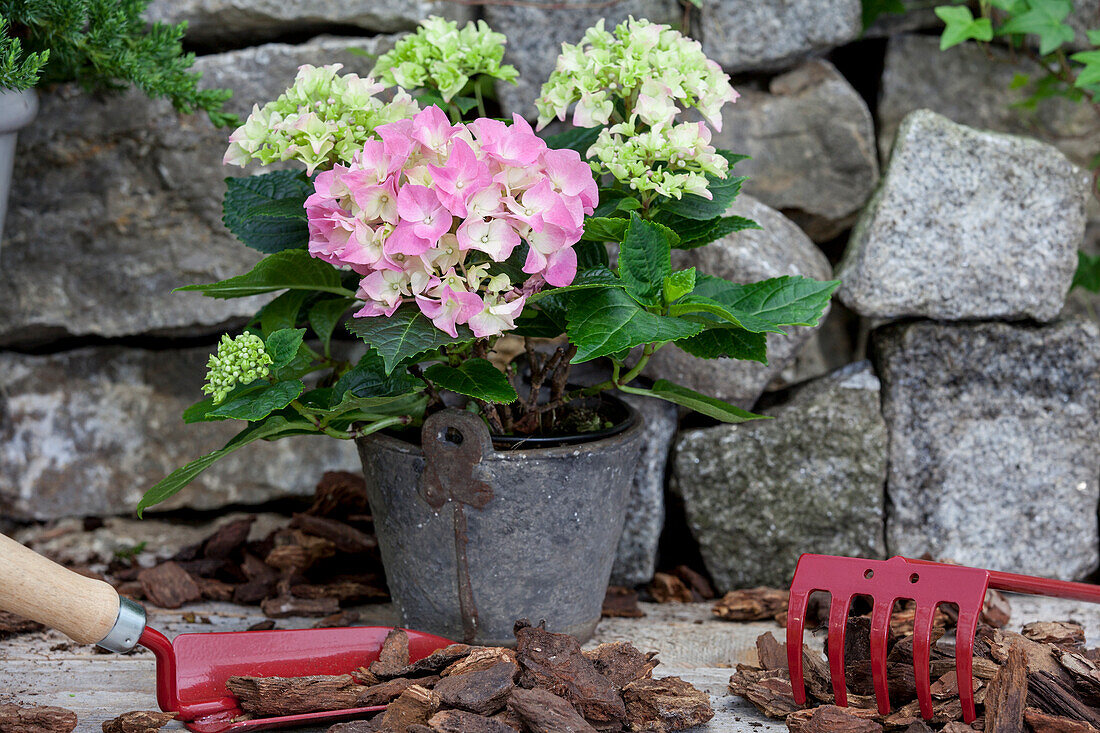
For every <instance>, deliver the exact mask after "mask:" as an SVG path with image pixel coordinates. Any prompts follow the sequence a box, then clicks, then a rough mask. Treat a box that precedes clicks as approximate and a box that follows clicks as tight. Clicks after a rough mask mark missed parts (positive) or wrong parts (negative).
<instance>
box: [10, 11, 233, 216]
mask: <svg viewBox="0 0 1100 733" xmlns="http://www.w3.org/2000/svg"><path fill="white" fill-rule="evenodd" d="M148 4H149V0H127V1H126V2H118V1H117V0H3V1H0V230H2V229H3V225H4V214H5V212H6V209H7V201H8V190H9V188H10V185H11V172H12V163H13V160H14V156H15V138H16V134H17V133H18V131H19V130H20V129H22V128H24V127H26V126H27V125H29V124H30V123H31V122H32V121H33V120H34V117H35V115H36V114H37V112H38V96H37V94H36V93H35V88H36V87H38V86H39V85H43V84H54V83H60V82H78V83H79V84H80V85H81V86H82V87H83V88H84V89H86V90H88V91H92V92H115V91H122V90H124V89H127V88H129V87H130V86H131V85H132V86H136V87H137V88H139V89H141V91H142V92H144V93H145V94H147V95H148V96H150V97H152V98H167V99H169V100H170V101H171V102H172V104H173V106H174V107H175V108H176V109H177V110H178V111H179V112H181V113H183V114H190V113H191V112H194V111H196V110H202V111H205V112H206V113H207V114H208V115H209V116H210V119H211V121H213V122H214V124H215V125H218V126H224V125H232V124H239V123H240V121H239V120H238V119H237V118H236V116H235V115H231V114H226V113H224V112H222V111H221V108H222V105H223V104H224V103H225V101H226V100H227V99H229V97H230V96H231V94H232V93H231V92H230V91H228V90H225V89H201V90H200V89H199V88H198V87H197V83H198V80H199V77H200V74H198V73H195V72H191V71H189V69H190V68H191V65H192V63H194V60H195V57H194V54H189V53H188V54H185V53H183V49H182V47H181V45H180V41H181V39H182V38H183V33H184V30H185V29H186V24H185V23H181V24H179V25H174V26H172V25H165V24H163V23H154V24H152V25H149V24H148V23H147V22H146V21H145V19H144V17H143V15H144V13H145V8H146V7H147V6H148Z"/></svg>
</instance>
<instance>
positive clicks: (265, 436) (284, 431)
mask: <svg viewBox="0 0 1100 733" xmlns="http://www.w3.org/2000/svg"><path fill="white" fill-rule="evenodd" d="M312 431H314V427H313V426H312V425H311V424H310V423H309V422H308V421H307V420H305V419H304V418H301V417H298V416H297V415H285V414H278V413H277V414H274V415H271V416H270V417H268V418H267V419H266V420H264V421H263V422H257V423H250V424H249V426H248V427H246V428H245V429H244V430H242V431H241V432H239V433H237V435H236V436H234V437H233V438H232V439H231V440H230V441H229V442H228V443H226V444H225V446H223V447H222V448H219V449H218V450H216V451H213V452H211V453H207V454H206V455H205V456H202V457H201V458H198V459H196V460H194V461H191V462H190V463H188V464H187V465H186V466H182V467H180V468H177V469H176V470H175V471H173V472H172V473H170V474H168V476H166V477H165V478H163V479H161V480H160V481H158V482H157V483H156V485H154V486H153V487H152V488H150V489H149V490H148V491H146V492H145V496H143V497H141V501H140V502H138V505H137V514H138V516H139V517H140V516H141V515H142V512H144V511H145V510H146V509H148V508H149V507H151V506H154V505H156V504H160V503H161V502H162V501H165V500H167V499H169V498H171V497H172V496H173V495H174V494H176V492H178V491H179V490H180V489H182V488H183V487H184V486H186V485H187V484H189V483H191V482H192V481H193V480H195V478H196V477H197V476H198V475H199V474H201V473H202V472H203V471H205V470H206V469H208V468H210V466H212V465H213V464H214V463H215V462H216V461H217V460H218V459H219V458H223V457H225V456H227V455H229V454H230V453H232V452H233V451H235V450H237V449H239V448H243V447H244V446H246V445H248V444H249V443H254V442H255V441H257V440H273V439H275V438H280V437H283V436H285V435H298V434H302V433H305V432H312Z"/></svg>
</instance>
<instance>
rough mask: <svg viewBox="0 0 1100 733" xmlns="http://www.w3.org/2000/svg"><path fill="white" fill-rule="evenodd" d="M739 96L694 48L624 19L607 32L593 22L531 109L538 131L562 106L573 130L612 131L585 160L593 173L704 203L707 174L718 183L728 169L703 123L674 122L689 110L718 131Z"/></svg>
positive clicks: (652, 26) (566, 51)
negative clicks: (692, 196)
mask: <svg viewBox="0 0 1100 733" xmlns="http://www.w3.org/2000/svg"><path fill="white" fill-rule="evenodd" d="M738 96H739V95H738V93H737V92H736V91H735V90H734V88H733V87H732V86H730V82H729V76H728V75H727V74H725V73H724V72H723V71H722V68H721V67H720V66H719V65H718V64H717V63H715V62H714V61H711V60H710V59H708V58H707V57H706V56H705V55H704V54H703V50H702V46H701V45H700V44H699V42H698V41H695V40H692V39H691V38H688V37H686V36H684V35H683V34H682V33H680V32H679V31H676V30H673V29H672V28H671V27H670V26H667V25H661V24H656V23H651V22H649V21H648V20H644V19H643V20H635V19H634V18H633V17H631V18H629V19H628V20H626V21H624V22H623V23H620V24H619V25H618V26H617V27H616V28H615V30H614V32H610V31H607V30H605V29H604V22H603V20H600V21H599V22H598V23H597V24H596V25H595V26H594V27H592V28H589V29H588V31H587V32H585V35H584V38H583V39H582V40H581V42H580V43H578V44H576V45H571V44H568V43H563V44H562V53H561V55H560V56H559V57H558V62H557V66H556V67H555V69H554V72H553V73H552V74H551V75H550V79H549V80H548V81H547V82H546V83H545V84H543V86H542V93H541V95H540V96H539V98H538V99H537V100H536V101H535V106H536V107H537V109H538V112H539V121H538V125H539V128H542V127H544V126H545V125H546V124H547V123H549V122H550V120H552V119H554V118H557V119H559V120H562V121H564V120H565V119H566V116H567V114H568V111H569V108H570V107H572V108H573V117H572V122H573V124H574V125H575V126H577V127H596V126H599V125H608V124H610V125H611V126H610V127H608V128H606V129H604V130H602V131H601V132H600V136H599V138H598V139H597V141H596V143H595V144H594V145H593V146H592V147H591V148H589V150H588V152H587V156H588V158H589V159H590V160H592V167H593V169H594V170H595V171H596V172H597V173H599V174H605V173H610V174H611V175H613V176H614V177H615V178H616V179H618V180H620V181H622V182H623V183H625V184H629V185H630V187H631V188H633V189H635V190H639V191H645V192H655V193H659V194H661V195H663V196H670V197H674V198H680V197H681V196H682V195H683V194H685V193H693V194H698V195H703V196H706V197H708V198H709V193H708V192H707V190H706V188H707V180H706V175H707V174H710V175H713V176H717V177H719V178H722V177H725V174H726V169H727V168H728V164H727V161H726V159H725V158H723V157H722V156H721V155H718V154H717V153H716V152H715V150H714V148H713V147H712V146H711V145H710V138H711V132H710V129H709V128H708V127H707V124H706V123H703V122H687V121H682V120H681V119H680V118H681V115H683V114H684V112H686V111H687V110H689V109H695V110H698V112H699V113H700V114H701V115H702V116H703V118H704V119H705V120H707V122H708V123H709V124H710V125H711V126H713V127H714V129H715V130H719V131H720V130H721V129H722V114H721V110H722V106H723V105H725V104H726V103H727V102H733V101H736V99H737V97H738Z"/></svg>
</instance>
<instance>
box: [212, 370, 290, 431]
mask: <svg viewBox="0 0 1100 733" xmlns="http://www.w3.org/2000/svg"><path fill="white" fill-rule="evenodd" d="M304 389H305V385H304V384H302V380H300V379H293V380H290V381H286V382H276V383H275V384H270V385H268V386H266V387H265V388H263V389H260V390H257V391H256V392H249V393H247V394H243V395H240V396H238V397H227V398H226V399H225V401H224V402H222V403H221V404H219V405H217V406H216V407H214V408H213V409H212V410H210V411H209V412H208V413H207V415H208V417H213V418H217V417H223V418H231V419H234V420H248V421H249V422H255V421H257V420H263V419H264V418H265V417H267V416H268V415H270V414H271V413H272V412H275V411H276V410H281V409H283V408H284V407H286V406H287V405H289V404H290V403H291V402H292V401H294V400H295V399H297V398H298V395H300V394H302V391H303V390H304Z"/></svg>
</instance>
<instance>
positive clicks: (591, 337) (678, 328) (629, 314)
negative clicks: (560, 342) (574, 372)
mask: <svg viewBox="0 0 1100 733" xmlns="http://www.w3.org/2000/svg"><path fill="white" fill-rule="evenodd" d="M566 325H567V332H568V334H569V340H570V341H571V342H572V343H573V344H574V345H576V347H577V354H576V356H574V357H573V361H572V363H574V364H579V363H581V362H584V361H589V360H591V359H595V358H597V357H600V356H607V355H608V354H616V353H618V352H620V351H625V350H626V349H630V348H633V347H635V346H638V345H640V344H645V343H650V342H656V343H664V342H667V341H676V340H678V339H682V338H686V337H688V336H693V335H695V334H697V333H699V332H700V331H702V330H703V325H702V324H699V323H693V322H691V321H687V320H684V319H682V318H673V317H669V316H658V315H654V314H652V313H650V312H648V311H647V310H645V309H644V308H642V306H640V305H639V304H638V303H637V301H635V300H634V299H633V298H631V297H630V296H629V295H627V294H626V293H625V292H624V291H622V290H619V289H618V288H601V289H597V290H582V291H580V292H577V293H573V294H571V295H570V296H569V309H568V313H567V316H566Z"/></svg>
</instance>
